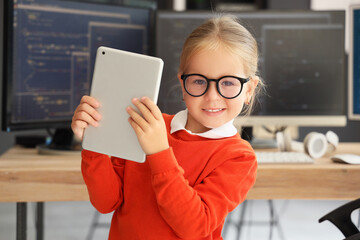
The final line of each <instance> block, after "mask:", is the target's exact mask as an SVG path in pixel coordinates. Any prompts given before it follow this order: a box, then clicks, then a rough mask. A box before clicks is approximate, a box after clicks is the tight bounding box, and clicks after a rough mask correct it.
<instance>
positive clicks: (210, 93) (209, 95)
mask: <svg viewBox="0 0 360 240" xmlns="http://www.w3.org/2000/svg"><path fill="white" fill-rule="evenodd" d="M204 96H205V99H206V100H217V99H219V98H221V95H220V94H219V92H218V91H217V88H216V83H215V82H210V85H209V88H208V90H207V91H206V93H205V95H204Z"/></svg>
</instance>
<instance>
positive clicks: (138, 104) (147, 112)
mask: <svg viewBox="0 0 360 240" xmlns="http://www.w3.org/2000/svg"><path fill="white" fill-rule="evenodd" d="M132 103H133V104H134V105H135V107H136V108H137V109H139V111H140V113H141V115H142V116H143V118H144V119H145V120H146V121H147V122H148V123H152V122H153V120H154V116H153V114H152V112H151V111H150V109H149V108H148V107H147V106H146V105H145V104H144V103H143V102H142V101H141V100H139V99H137V98H134V99H133V100H132Z"/></svg>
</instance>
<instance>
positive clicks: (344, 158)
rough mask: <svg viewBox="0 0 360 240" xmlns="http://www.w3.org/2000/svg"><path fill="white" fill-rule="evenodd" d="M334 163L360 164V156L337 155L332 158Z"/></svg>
mask: <svg viewBox="0 0 360 240" xmlns="http://www.w3.org/2000/svg"><path fill="white" fill-rule="evenodd" d="M331 160H332V161H334V162H340V163H348V164H360V155H356V154H336V155H334V156H332V157H331Z"/></svg>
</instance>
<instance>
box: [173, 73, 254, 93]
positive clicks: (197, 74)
mask: <svg viewBox="0 0 360 240" xmlns="http://www.w3.org/2000/svg"><path fill="white" fill-rule="evenodd" d="M190 76H200V77H203V78H204V79H205V80H206V82H207V86H206V89H205V91H204V92H203V93H202V94H200V95H193V94H191V93H189V92H188V90H187V89H186V84H185V81H186V79H187V78H188V77H190ZM227 77H231V78H235V79H237V80H239V81H240V83H241V88H240V91H239V93H238V94H237V95H235V96H234V97H225V96H224V95H222V94H221V92H220V88H219V82H220V80H221V79H223V78H227ZM180 78H181V80H183V84H184V89H185V91H186V92H187V93H188V94H189V95H190V96H192V97H201V96H203V95H204V94H205V93H206V92H207V91H208V90H209V86H210V82H215V83H216V90H217V92H218V93H219V94H220V96H222V97H223V98H226V99H234V98H236V97H238V96H239V95H240V94H241V92H242V90H243V86H244V84H245V83H247V82H249V81H250V77H248V78H241V77H236V76H231V75H226V76H222V77H220V78H218V79H215V78H207V77H205V76H204V75H202V74H200V73H190V74H182V75H181V76H180Z"/></svg>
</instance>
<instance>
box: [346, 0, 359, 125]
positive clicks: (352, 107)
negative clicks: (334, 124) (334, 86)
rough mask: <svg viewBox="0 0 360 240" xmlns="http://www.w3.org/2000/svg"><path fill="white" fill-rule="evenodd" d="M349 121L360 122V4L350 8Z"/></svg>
mask: <svg viewBox="0 0 360 240" xmlns="http://www.w3.org/2000/svg"><path fill="white" fill-rule="evenodd" d="M349 20H350V21H349V22H350V24H349V26H350V27H349V29H350V31H349V33H350V37H349V39H350V44H349V85H348V86H349V101H348V102H349V113H348V115H349V119H351V120H360V2H353V3H350V7H349Z"/></svg>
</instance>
